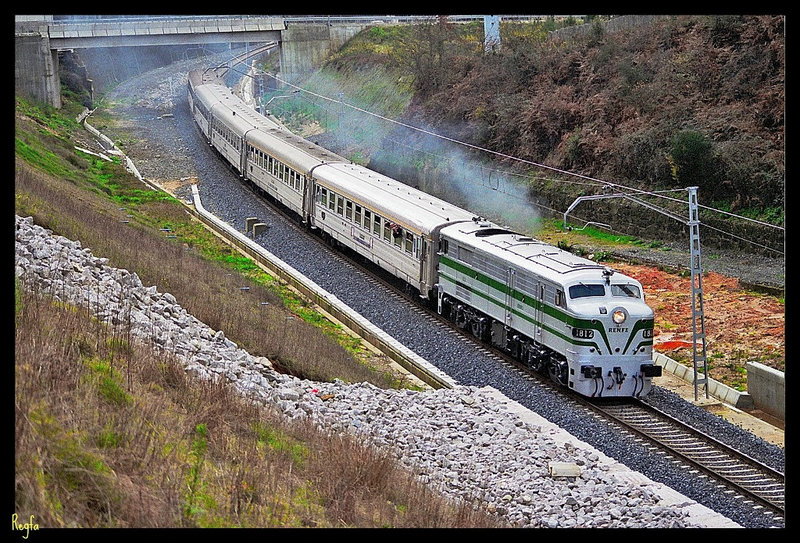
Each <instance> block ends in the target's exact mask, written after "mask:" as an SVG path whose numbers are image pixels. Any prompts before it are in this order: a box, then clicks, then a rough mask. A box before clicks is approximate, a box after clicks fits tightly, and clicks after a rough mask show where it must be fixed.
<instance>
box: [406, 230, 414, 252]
mask: <svg viewBox="0 0 800 543" xmlns="http://www.w3.org/2000/svg"><path fill="white" fill-rule="evenodd" d="M413 251H414V234H412V233H411V232H406V252H407V253H408V254H411V253H412V252H413Z"/></svg>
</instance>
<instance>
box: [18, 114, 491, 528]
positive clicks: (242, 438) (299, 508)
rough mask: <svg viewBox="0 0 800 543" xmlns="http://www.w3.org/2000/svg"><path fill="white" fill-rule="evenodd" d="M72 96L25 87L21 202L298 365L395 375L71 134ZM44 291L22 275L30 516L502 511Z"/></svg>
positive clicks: (21, 486)
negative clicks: (39, 98)
mask: <svg viewBox="0 0 800 543" xmlns="http://www.w3.org/2000/svg"><path fill="white" fill-rule="evenodd" d="M77 109H78V108H77V107H75V106H74V105H72V104H68V105H67V107H65V109H64V110H63V111H60V112H54V111H51V110H47V109H45V110H40V109H38V108H36V107H34V106H32V105H31V104H28V103H25V102H24V101H21V100H18V101H17V117H16V126H15V127H16V130H15V135H16V179H15V211H16V213H17V214H19V215H22V216H28V215H31V216H33V217H34V219H35V221H36V222H37V223H38V224H40V225H43V226H45V227H47V228H50V229H52V230H53V231H54V232H55V233H57V234H60V235H64V236H66V237H68V238H71V239H79V240H81V242H82V244H83V246H85V247H89V248H91V249H92V251H93V253H94V254H95V255H97V256H104V257H107V258H109V259H110V261H109V265H112V266H117V267H124V268H127V269H129V270H131V271H135V272H136V273H137V274H138V275H139V277H140V278H141V279H142V281H143V283H144V284H146V285H150V284H153V285H156V286H157V287H158V289H159V290H160V291H167V292H171V293H172V294H173V295H175V296H176V298H177V299H178V301H179V303H180V304H181V305H183V306H184V307H185V308H187V310H188V311H190V312H191V313H193V314H195V315H196V316H198V318H200V319H201V320H203V321H204V322H206V324H208V325H209V326H211V327H212V328H214V329H222V330H224V331H225V334H226V337H229V338H230V339H232V340H233V341H235V342H237V343H238V344H239V345H240V346H242V347H244V348H247V349H248V350H249V351H250V352H251V353H253V354H260V355H264V356H268V357H270V358H272V359H273V360H275V361H276V362H278V363H280V364H282V365H283V366H285V367H287V368H290V369H291V371H293V372H294V373H297V374H300V375H303V376H308V377H311V378H318V379H330V378H333V377H339V378H343V379H345V380H348V381H362V380H368V381H372V382H373V383H375V384H377V385H378V386H382V387H386V386H395V385H397V382H396V381H395V380H394V378H393V377H392V376H391V375H386V374H384V373H383V371H382V370H373V369H370V368H369V367H368V364H369V363H370V361H369V360H368V359H367V358H365V356H364V355H363V353H362V351H361V348H360V347H359V346H358V345H357V344H356V343H353V341H352V338H350V337H349V336H346V335H345V334H342V333H341V331H340V330H338V329H337V328H336V327H335V326H332V325H331V324H330V323H327V322H324V321H323V320H322V319H321V318H320V317H319V316H318V315H315V314H314V312H313V310H312V309H311V308H309V307H307V306H306V305H305V304H304V303H303V302H302V301H301V300H298V299H296V298H294V297H292V295H291V294H290V293H288V292H286V291H285V290H283V289H282V288H281V287H280V286H279V285H277V284H275V283H274V281H273V280H272V279H271V278H270V277H269V276H267V275H266V274H264V272H262V271H260V270H259V269H257V268H256V267H255V266H254V265H253V263H252V262H250V261H248V260H247V259H243V258H241V257H240V256H239V255H238V254H236V253H234V252H232V251H231V250H230V249H229V248H227V246H225V245H223V244H221V243H220V242H219V241H218V240H216V239H215V237H214V236H213V235H211V234H210V233H209V232H207V231H206V230H204V229H203V228H201V227H200V226H199V225H198V224H197V223H196V222H195V221H192V220H190V219H189V217H188V215H187V214H186V212H185V211H184V210H183V209H182V208H181V205H180V204H179V203H178V202H176V201H174V200H173V199H171V198H170V197H168V196H165V195H162V194H157V193H153V192H152V191H149V190H142V186H141V184H140V182H139V181H138V180H136V179H135V178H134V177H133V176H131V175H129V174H127V173H126V172H125V171H124V170H123V168H122V167H121V166H120V165H119V164H118V163H116V162H106V161H103V160H100V159H98V158H96V157H93V156H91V155H86V154H84V153H81V152H79V151H76V150H75V149H74V148H73V145H72V142H71V141H70V138H69V135H70V133H73V132H75V131H79V130H82V128H81V127H80V126H79V125H77V123H75V122H74V121H72V120H71V119H72V118H74V115H75V113H76V110H77ZM165 228H169V229H170V232H169V236H167V235H165V232H164V231H163V230H162V229H165ZM172 236H174V238H173V237H172ZM164 262H169V263H170V264H169V265H168V266H164V265H163V263H164ZM189 278H191V279H190V280H189ZM242 285H248V286H250V290H249V291H248V292H247V293H246V294H245V293H244V292H243V291H240V290H239V288H238V287H240V286H242ZM31 289H32V287H31V286H29V285H24V284H21V283H20V282H15V292H16V295H17V302H16V311H15V316H16V318H15V334H16V336H15V348H16V352H15V355H16V356H15V362H16V364H15V385H16V386H15V410H16V411H15V445H16V481H17V482H16V501H15V511H16V512H17V513H18V514H19V515H20V518H25V519H27V518H28V516H29V515H30V514H33V515H34V516H35V521H36V522H37V523H38V524H39V526H40V527H59V526H76V527H131V526H143V527H184V526H200V527H203V526H237V527H238V526H250V527H265V526H356V527H373V526H376V527H377V526H398V527H400V526H457V525H462V526H486V525H491V524H492V520H491V519H488V518H486V517H484V516H483V515H481V514H479V513H474V512H472V511H471V509H467V508H459V507H458V506H453V505H448V504H447V503H446V502H445V501H443V500H442V499H441V497H440V496H438V495H436V494H433V493H431V492H430V491H429V490H428V489H426V488H424V487H423V486H422V485H419V484H417V483H416V482H415V480H414V478H413V477H411V476H410V475H409V474H408V473H406V472H405V471H404V470H402V469H400V468H399V467H398V466H397V465H396V464H395V463H394V462H393V461H392V460H390V459H389V458H388V457H387V456H386V453H383V452H381V451H377V450H374V449H371V448H370V447H367V446H365V445H364V444H362V443H359V442H356V441H355V440H351V439H348V438H347V437H341V436H337V437H333V436H328V435H326V434H325V433H323V432H319V431H317V430H315V429H312V428H309V427H307V426H306V425H303V424H297V423H294V424H292V425H287V424H286V423H285V421H283V420H282V419H281V418H280V417H278V416H276V415H274V414H273V413H271V412H270V410H269V409H257V408H255V407H253V406H252V405H250V404H249V403H248V402H245V401H243V400H242V399H241V398H239V397H238V396H237V395H235V394H234V393H232V392H231V390H230V388H228V387H226V386H224V385H221V384H209V383H202V382H196V381H194V380H193V379H191V378H190V377H189V376H187V375H185V374H184V372H183V371H182V369H181V368H180V366H179V364H178V363H177V362H176V361H174V360H172V359H170V358H169V357H164V356H158V355H156V354H154V353H153V352H152V351H151V350H150V349H149V348H148V347H147V346H146V345H141V344H138V343H134V342H132V341H131V338H130V336H129V334H128V333H127V332H126V329H125V327H124V326H113V327H110V326H107V325H102V324H100V323H98V322H96V321H95V320H93V319H92V318H91V316H90V314H89V310H88V309H87V308H76V307H68V306H64V305H63V304H59V303H54V302H53V301H52V299H50V298H49V297H40V296H38V295H37V294H38V293H37V292H35V290H31ZM232 292H233V294H232ZM265 300H268V301H270V304H269V306H266V307H267V308H268V309H266V310H265V309H264V307H265V306H263V305H262V304H261V302H262V301H265ZM234 315H235V316H236V318H233V316H234ZM290 315H294V316H297V315H300V316H302V317H303V318H302V319H300V318H295V319H292V320H291V321H287V318H286V317H287V316H290ZM287 322H288V323H289V326H287Z"/></svg>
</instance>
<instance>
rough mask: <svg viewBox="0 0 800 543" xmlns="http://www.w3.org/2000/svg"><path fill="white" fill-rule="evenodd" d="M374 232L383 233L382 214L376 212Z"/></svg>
mask: <svg viewBox="0 0 800 543" xmlns="http://www.w3.org/2000/svg"><path fill="white" fill-rule="evenodd" d="M372 233H373V234H375V235H376V236H380V235H381V216H380V215H378V214H377V213H376V214H375V217H373V219H372Z"/></svg>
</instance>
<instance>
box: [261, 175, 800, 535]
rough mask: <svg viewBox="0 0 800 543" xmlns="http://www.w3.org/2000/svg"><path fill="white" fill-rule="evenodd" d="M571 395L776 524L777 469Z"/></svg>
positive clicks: (780, 480)
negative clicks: (682, 463)
mask: <svg viewBox="0 0 800 543" xmlns="http://www.w3.org/2000/svg"><path fill="white" fill-rule="evenodd" d="M248 187H249V189H250V190H251V191H252V192H253V193H254V194H256V195H257V196H261V195H260V194H258V191H256V190H254V187H253V186H252V185H250V184H248ZM267 200H269V202H270V205H271V207H272V209H273V210H275V211H277V212H278V213H279V214H281V215H283V216H284V217H285V218H286V219H287V223H289V224H290V225H291V226H292V228H294V229H296V230H297V231H300V230H303V231H305V228H303V226H301V225H300V224H298V223H297V221H296V220H295V219H294V218H293V217H290V216H288V215H287V214H286V212H285V210H284V209H282V208H281V207H280V206H279V205H276V203H275V202H274V201H272V200H271V199H269V198H268V199H267ZM309 237H310V238H312V239H314V240H316V241H317V242H318V243H320V244H324V243H325V242H324V241H323V240H321V239H320V238H317V237H316V236H309ZM336 253H338V251H336ZM341 257H342V258H344V255H341ZM347 261H348V262H349V263H350V264H351V265H353V266H355V267H356V268H358V269H359V270H361V271H362V272H363V273H365V274H366V275H368V276H370V277H371V278H373V279H374V280H375V281H376V282H379V283H381V285H382V286H384V287H385V288H387V289H389V290H391V291H392V292H393V293H394V294H395V295H396V297H397V298H401V299H402V300H403V301H405V302H406V303H408V304H409V305H410V306H412V307H413V308H415V309H414V310H415V311H417V312H420V311H426V312H427V314H428V318H430V319H433V320H438V321H444V322H445V323H447V326H449V327H451V328H453V329H455V330H458V331H459V332H460V333H461V334H462V336H463V339H464V341H471V342H473V343H472V344H473V345H475V346H476V348H480V349H481V350H483V351H484V352H488V353H490V354H492V356H493V357H494V358H495V359H497V360H498V361H502V362H503V363H504V364H506V365H509V364H510V365H512V366H514V369H515V371H517V373H518V374H520V375H525V376H527V377H528V378H530V379H536V380H537V381H538V382H540V383H542V384H545V385H547V386H552V388H553V389H554V390H555V389H556V388H558V390H559V391H560V393H562V394H565V393H568V391H565V390H563V389H562V388H561V387H556V386H555V384H552V383H551V381H550V380H549V378H547V377H545V376H541V375H539V374H535V373H533V372H531V371H530V370H528V369H527V368H525V367H524V366H522V365H521V364H519V363H517V362H516V361H513V360H510V359H509V358H508V357H506V356H505V355H504V354H503V353H499V352H497V351H496V350H494V349H493V348H491V347H490V346H488V345H486V344H484V343H482V342H479V341H477V338H474V336H472V335H471V334H470V333H468V332H466V331H464V330H461V329H460V328H458V327H457V326H455V325H454V324H452V323H449V321H446V320H444V319H442V318H441V317H440V316H439V315H437V314H436V313H435V312H431V311H429V310H427V309H426V308H424V307H422V306H421V304H420V303H419V301H418V300H416V299H415V298H414V297H413V296H409V295H408V293H405V292H403V291H402V289H398V288H397V286H396V285H395V284H394V283H393V282H392V281H391V278H387V277H385V276H384V275H383V274H381V273H376V271H375V270H374V269H372V268H371V267H369V266H365V265H363V262H362V261H361V259H353V258H348V259H347ZM434 386H436V385H434ZM572 396H573V398H574V399H575V403H576V404H583V405H585V406H587V407H586V410H587V413H589V412H592V411H593V412H594V413H595V414H596V415H597V416H599V417H602V418H604V419H606V420H613V421H614V423H615V424H618V425H621V426H623V427H624V428H625V429H626V430H627V431H629V432H631V433H633V434H636V435H637V436H640V440H644V441H645V444H646V446H647V447H648V448H650V449H653V448H658V449H660V450H662V451H665V452H666V453H667V454H669V455H671V456H673V457H676V458H678V459H679V460H680V461H681V462H684V463H687V464H689V465H690V466H692V467H693V468H694V470H693V472H694V473H692V474H691V475H692V476H697V473H696V472H698V471H700V472H702V473H703V474H705V475H707V476H708V477H710V478H712V480H714V481H719V483H720V484H724V485H725V486H726V487H728V488H730V490H729V491H728V492H735V493H737V495H740V496H742V498H743V499H744V500H746V501H750V502H752V504H753V505H752V507H753V508H754V509H759V508H763V509H766V510H768V511H769V513H770V514H772V515H773V517H774V518H776V519H777V520H778V521H779V522H782V520H783V516H784V513H785V511H784V509H785V507H784V477H783V474H782V473H779V472H775V471H774V470H771V469H770V468H768V467H767V466H764V465H761V464H759V463H758V462H756V461H754V460H751V459H749V458H747V457H746V455H743V454H741V453H738V452H736V451H734V450H733V449H731V448H730V447H727V446H725V445H723V444H721V443H719V442H717V441H716V440H714V439H713V438H711V437H709V436H704V435H703V434H701V433H700V432H696V431H694V430H692V429H691V428H687V427H686V426H685V425H683V424H682V423H680V422H679V421H676V420H674V419H671V418H670V417H669V416H667V415H666V414H663V413H660V412H657V411H656V410H655V409H653V408H651V407H650V406H646V405H642V404H640V405H633V404H626V405H624V406H623V405H611V404H607V405H604V406H599V405H596V404H592V402H588V401H586V400H583V399H582V398H579V397H577V395H572ZM743 503H746V502H743Z"/></svg>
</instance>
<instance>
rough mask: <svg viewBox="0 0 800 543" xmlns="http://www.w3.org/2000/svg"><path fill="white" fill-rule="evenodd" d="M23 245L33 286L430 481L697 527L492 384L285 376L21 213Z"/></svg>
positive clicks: (601, 518) (515, 514)
mask: <svg viewBox="0 0 800 543" xmlns="http://www.w3.org/2000/svg"><path fill="white" fill-rule="evenodd" d="M15 246H16V249H15V254H16V259H15V270H16V275H17V276H18V277H20V278H22V279H23V280H24V283H25V284H27V285H36V287H37V289H38V290H40V291H42V292H46V293H49V294H50V295H52V296H56V297H58V298H60V299H61V300H62V301H64V302H68V303H71V304H75V305H79V306H81V307H88V308H89V309H90V311H91V312H93V314H94V315H95V316H96V317H98V318H99V319H102V320H104V321H106V322H108V323H110V324H116V325H119V324H125V325H127V323H130V326H131V333H132V334H133V335H134V336H136V337H138V338H139V339H140V340H142V341H149V342H152V343H153V344H154V345H155V346H156V347H157V348H159V349H163V350H164V351H166V352H170V353H174V354H176V355H177V357H178V358H179V359H180V360H181V361H182V362H183V364H184V366H185V368H186V371H187V372H189V373H191V374H194V375H197V376H199V377H201V378H206V379H209V378H225V379H228V380H230V381H231V382H232V383H233V384H234V385H235V386H236V387H238V388H239V389H240V390H241V391H242V393H244V394H246V395H248V396H249V397H251V398H253V399H255V400H257V401H261V402H264V403H268V404H270V405H273V406H277V407H278V408H279V409H280V410H281V411H282V412H283V413H285V415H286V416H287V417H290V418H294V417H298V418H306V417H310V418H311V419H312V420H313V421H315V422H316V423H317V424H319V425H320V426H322V427H324V428H326V429H329V430H332V431H342V432H352V433H355V434H358V435H361V436H364V437H365V438H366V439H369V440H371V441H372V442H374V443H375V444H376V445H377V446H383V447H388V448H389V449H390V450H392V451H394V453H395V454H396V456H397V457H398V458H399V459H400V461H401V462H402V463H403V464H405V465H407V466H408V467H409V468H411V469H412V470H414V472H415V473H416V474H417V475H418V476H419V477H420V478H421V479H422V480H423V481H425V482H428V483H430V484H432V485H435V486H436V487H437V488H440V489H441V491H442V492H444V493H446V494H448V495H451V496H455V497H462V496H463V497H472V496H475V495H477V496H479V497H480V499H482V500H483V502H484V503H485V505H486V507H487V508H488V510H490V511H493V512H495V513H497V514H498V515H502V516H503V517H504V518H506V519H507V520H508V522H509V523H510V524H511V525H512V526H518V527H551V528H555V527H579V528H591V527H606V528H641V527H651V528H659V527H661V528H663V527H670V528H683V527H693V526H696V525H697V524H695V523H694V522H693V521H692V519H691V518H690V515H689V513H688V512H687V510H686V509H685V508H684V507H682V506H680V505H679V506H676V505H674V504H673V505H666V504H664V503H663V502H662V501H661V498H660V497H659V495H658V487H659V485H657V484H656V483H653V482H651V481H647V482H641V481H638V482H632V481H630V480H625V478H621V477H617V476H615V472H614V470H613V469H611V468H610V467H609V463H608V462H607V460H604V459H603V458H601V457H600V456H601V455H598V454H597V453H596V452H595V451H594V450H592V449H588V448H587V449H582V448H576V447H575V446H573V445H572V444H570V443H564V442H559V441H558V440H556V439H554V438H553V437H552V433H553V430H552V429H549V428H544V427H542V426H538V425H535V424H531V423H530V422H527V421H525V420H523V419H522V418H521V417H520V416H519V415H518V414H517V413H515V412H514V411H513V410H511V409H509V407H508V404H507V403H505V402H503V401H501V400H499V399H498V396H497V395H496V394H494V393H493V392H492V391H490V390H489V389H479V388H475V387H457V388H455V389H450V390H437V391H425V392H415V391H408V390H401V391H398V390H382V389H379V388H377V387H374V386H372V385H369V384H346V383H343V382H339V381H337V382H333V383H323V382H313V381H308V380H302V379H297V378H294V377H291V376H287V375H283V374H280V373H277V372H275V371H274V370H273V369H272V367H271V366H270V364H269V361H267V360H266V359H262V358H257V357H253V356H251V355H250V354H249V353H247V352H245V351H244V350H242V349H239V348H238V347H237V346H236V344H235V343H233V342H232V341H230V340H229V339H227V338H226V337H225V335H224V334H223V332H222V331H214V330H212V329H210V328H209V327H208V326H206V325H205V324H203V323H202V322H200V321H198V320H197V319H196V318H194V317H193V316H192V315H189V314H188V313H187V312H186V310H185V309H183V308H182V307H181V306H180V305H179V304H178V303H177V302H176V300H175V298H174V297H173V296H172V295H171V294H169V293H160V292H158V291H157V289H156V288H155V287H146V286H144V285H142V283H141V281H140V280H139V277H138V276H137V275H136V274H135V273H130V272H128V271H126V270H122V269H116V268H112V267H109V266H108V265H107V262H108V261H107V259H104V258H97V257H94V256H93V255H92V254H91V251H90V250H88V249H86V248H82V247H81V244H80V242H78V241H70V240H68V239H66V238H63V237H61V236H55V235H53V234H52V233H51V232H50V231H48V230H45V229H43V228H41V227H39V226H37V225H35V224H34V223H33V220H32V218H30V217H28V218H20V217H17V218H16V244H15ZM555 463H566V464H568V465H571V466H573V467H574V466H577V468H579V470H580V475H578V476H558V475H557V474H551V471H550V468H551V467H552V466H553V465H555ZM683 505H688V504H683Z"/></svg>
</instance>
